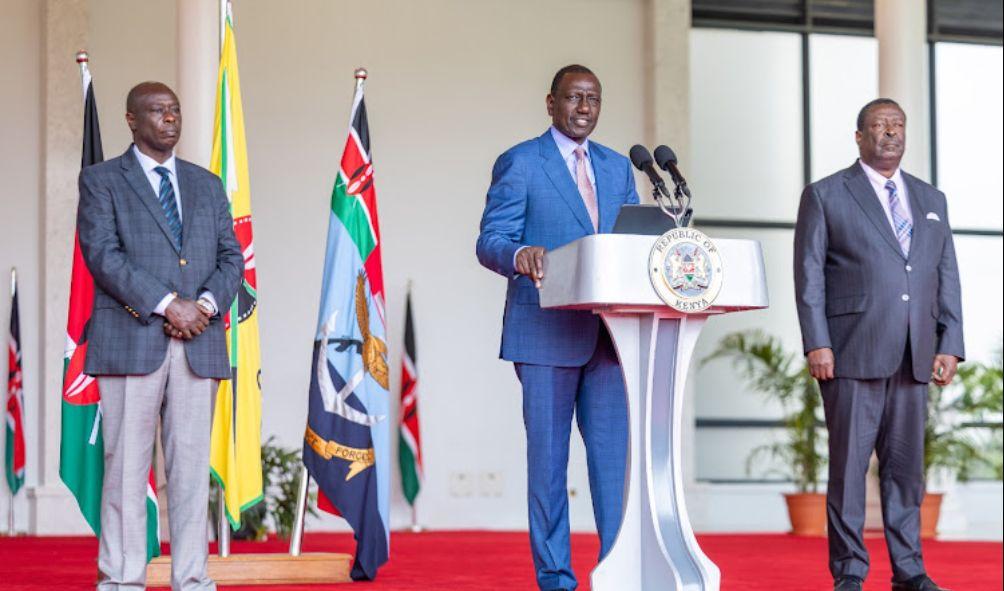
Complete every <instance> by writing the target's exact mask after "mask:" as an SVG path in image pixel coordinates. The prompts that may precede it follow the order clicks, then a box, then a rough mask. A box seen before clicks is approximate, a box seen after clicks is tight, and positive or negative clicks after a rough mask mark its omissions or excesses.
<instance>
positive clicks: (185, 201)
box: [165, 159, 195, 250]
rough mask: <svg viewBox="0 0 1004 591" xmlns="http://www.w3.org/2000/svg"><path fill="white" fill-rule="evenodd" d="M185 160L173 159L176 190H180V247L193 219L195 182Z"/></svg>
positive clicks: (184, 243)
mask: <svg viewBox="0 0 1004 591" xmlns="http://www.w3.org/2000/svg"><path fill="white" fill-rule="evenodd" d="M185 164H186V163H185V162H182V161H181V160H179V159H175V169H176V170H177V171H178V190H179V191H181V248H182V250H184V248H185V245H187V244H188V236H189V230H190V228H191V227H192V222H193V220H194V219H195V183H194V181H193V179H192V177H191V175H190V174H189V171H188V167H187V166H185ZM165 219H166V218H165Z"/></svg>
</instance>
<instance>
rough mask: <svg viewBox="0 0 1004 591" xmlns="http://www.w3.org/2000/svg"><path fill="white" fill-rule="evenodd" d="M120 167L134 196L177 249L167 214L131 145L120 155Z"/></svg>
mask: <svg viewBox="0 0 1004 591" xmlns="http://www.w3.org/2000/svg"><path fill="white" fill-rule="evenodd" d="M122 169H123V170H122V174H123V175H124V176H125V178H126V181H128V182H129V185H130V186H131V187H132V190H133V191H135V192H136V196H137V197H139V200H140V202H142V203H143V205H145V206H146V208H147V209H148V210H149V211H150V215H152V216H153V219H154V221H155V222H157V225H158V226H160V229H161V231H162V232H164V235H165V236H167V239H168V241H170V242H171V245H172V246H174V249H175V250H179V248H178V245H177V244H175V243H174V237H173V236H172V234H171V228H170V227H169V226H168V225H167V216H166V215H165V214H164V208H163V207H161V205H160V200H159V199H157V195H156V194H154V192H153V187H151V186H150V181H148V180H147V178H146V173H144V172H143V167H142V166H140V165H139V161H138V160H136V156H135V155H134V154H133V153H132V146H130V147H129V149H127V150H126V153H125V154H123V155H122ZM179 254H180V252H179Z"/></svg>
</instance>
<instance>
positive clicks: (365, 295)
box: [303, 70, 390, 580]
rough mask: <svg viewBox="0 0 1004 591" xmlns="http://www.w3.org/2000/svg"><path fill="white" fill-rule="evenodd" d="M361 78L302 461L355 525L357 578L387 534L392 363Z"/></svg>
mask: <svg viewBox="0 0 1004 591" xmlns="http://www.w3.org/2000/svg"><path fill="white" fill-rule="evenodd" d="M365 78H366V74H365V71H362V70H361V71H357V72H356V91H355V96H354V98H353V101H352V116H351V119H350V126H349V137H348V140H347V141H346V143H345V150H344V152H343V153H342V161H341V167H340V168H339V170H338V176H337V178H336V179H335V188H334V191H333V192H332V195H331V206H330V211H329V218H328V241H327V251H326V254H325V259H324V278H323V281H322V287H321V306H320V314H319V315H318V322H317V333H316V334H315V336H314V353H313V364H312V368H311V375H310V395H309V410H308V414H307V430H306V434H305V436H304V440H305V445H304V447H303V463H304V465H305V466H306V467H307V470H308V471H309V472H310V476H311V477H312V478H313V479H314V480H315V481H316V482H317V484H318V486H319V487H320V490H321V498H320V500H319V503H318V505H319V506H320V507H321V508H326V509H334V512H337V513H338V514H340V515H341V516H342V517H344V518H345V520H346V521H348V522H349V525H351V526H352V529H353V531H354V532H355V539H356V543H357V545H356V557H355V563H354V564H353V566H352V578H353V579H355V580H371V579H373V578H375V577H376V574H377V569H378V568H379V567H380V565H382V564H383V563H385V562H386V561H387V556H388V551H389V533H390V527H389V499H390V496H389V490H390V466H389V450H388V440H389V435H390V433H389V428H388V425H387V420H386V417H387V410H388V398H389V396H388V388H389V384H388V380H389V371H388V366H387V344H386V337H385V326H384V291H383V271H382V269H381V264H380V226H379V223H378V221H377V203H376V190H375V189H374V187H373V166H372V163H371V162H370V137H369V127H368V124H367V121H366V106H365V103H364V102H363V82H364V80H365ZM326 505H327V506H326Z"/></svg>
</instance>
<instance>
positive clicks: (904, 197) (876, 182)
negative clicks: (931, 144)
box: [858, 160, 913, 235]
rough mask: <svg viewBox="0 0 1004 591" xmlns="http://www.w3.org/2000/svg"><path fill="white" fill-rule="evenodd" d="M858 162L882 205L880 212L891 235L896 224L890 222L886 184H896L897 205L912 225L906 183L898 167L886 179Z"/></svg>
mask: <svg viewBox="0 0 1004 591" xmlns="http://www.w3.org/2000/svg"><path fill="white" fill-rule="evenodd" d="M858 162H859V163H861V168H862V169H864V171H865V175H867V176H868V180H869V182H871V184H872V189H874V190H875V196H876V197H878V200H879V204H880V205H882V211H884V212H885V217H886V219H887V220H888V221H889V227H890V228H892V233H893V235H895V234H896V224H895V223H893V221H892V208H890V207H889V191H888V190H886V188H885V184H886V182H888V181H892V182H894V183H896V196H897V197H899V203H900V205H901V206H902V208H903V211H902V212H901V213H902V214H903V217H905V218H906V219H908V220H909V221H910V223H911V224H912V223H913V212H912V211H910V196H909V194H907V189H906V183H905V182H903V174H902V171H901V170H900V169H899V167H897V168H896V172H894V173H892V176H891V177H889V178H886V177H885V176H883V175H882V173H880V172H879V171H877V170H875V169H874V168H872V167H871V166H868V165H867V164H865V163H864V162H862V161H861V160H858Z"/></svg>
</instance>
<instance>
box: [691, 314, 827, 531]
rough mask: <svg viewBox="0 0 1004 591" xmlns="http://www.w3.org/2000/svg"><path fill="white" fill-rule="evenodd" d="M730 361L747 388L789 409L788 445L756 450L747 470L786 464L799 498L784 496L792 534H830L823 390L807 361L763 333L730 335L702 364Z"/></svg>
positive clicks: (785, 421)
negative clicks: (763, 461)
mask: <svg viewBox="0 0 1004 591" xmlns="http://www.w3.org/2000/svg"><path fill="white" fill-rule="evenodd" d="M713 359H730V360H732V362H733V365H734V366H735V367H736V368H737V369H738V370H739V372H740V374H741V375H742V376H743V378H744V379H745V380H746V382H747V384H748V385H749V386H750V387H751V388H752V389H754V390H757V391H759V392H762V393H764V394H766V395H767V396H768V397H769V398H772V399H774V400H777V401H778V402H779V403H780V404H781V406H782V408H783V409H784V412H785V416H784V425H785V435H786V437H785V440H784V441H780V442H777V443H771V444H767V445H762V446H759V447H757V448H755V449H754V450H753V451H752V452H751V453H750V455H749V457H747V459H746V469H747V471H751V468H752V465H753V464H754V463H755V462H756V461H757V460H758V459H760V458H761V457H763V456H768V457H770V458H772V459H774V460H776V461H780V462H781V463H782V464H783V465H784V466H785V469H784V470H783V473H784V475H785V476H787V477H789V478H791V480H792V481H793V482H794V483H795V488H796V492H794V493H787V494H785V495H784V497H785V502H786V504H787V506H788V517H789V519H790V520H791V529H792V533H794V534H796V535H806V536H822V535H825V533H826V494H825V493H823V492H820V491H819V488H820V486H819V481H820V478H821V476H822V473H823V470H824V467H825V466H826V432H825V429H824V428H823V422H822V418H821V412H822V400H821V398H820V395H819V386H818V384H817V383H816V380H815V379H813V377H812V376H811V375H810V374H809V369H808V366H807V365H806V363H805V358H804V357H803V356H802V355H799V354H796V353H792V352H789V351H785V349H784V347H783V346H782V344H781V342H780V340H779V339H777V338H775V337H773V336H770V335H767V334H765V333H764V332H763V331H760V330H751V331H745V332H737V333H732V334H729V335H726V336H725V337H724V338H722V340H721V341H720V342H719V343H718V347H717V348H716V349H715V350H714V351H713V352H712V353H711V354H710V355H708V356H707V357H705V358H704V359H703V361H702V363H707V362H709V361H711V360H713Z"/></svg>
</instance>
